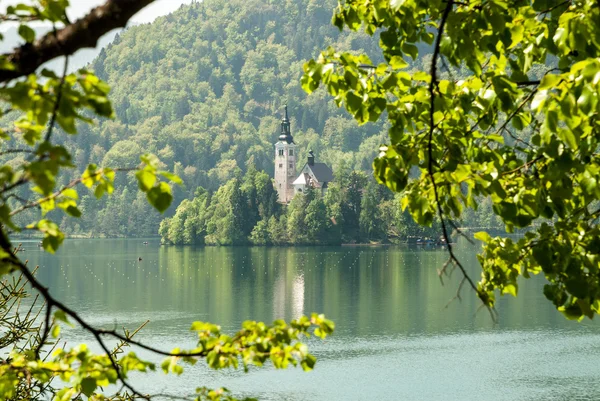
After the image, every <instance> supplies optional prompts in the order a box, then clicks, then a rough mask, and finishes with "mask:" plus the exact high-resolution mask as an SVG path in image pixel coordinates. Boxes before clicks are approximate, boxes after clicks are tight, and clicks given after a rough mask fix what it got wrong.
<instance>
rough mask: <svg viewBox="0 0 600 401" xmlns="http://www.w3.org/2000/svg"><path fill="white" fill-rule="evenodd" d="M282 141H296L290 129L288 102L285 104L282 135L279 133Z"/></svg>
mask: <svg viewBox="0 0 600 401" xmlns="http://www.w3.org/2000/svg"><path fill="white" fill-rule="evenodd" d="M279 140H280V141H281V142H287V143H294V137H293V136H292V131H291V129H290V119H289V117H288V108H287V104H286V105H285V111H284V112H283V118H282V119H281V135H279Z"/></svg>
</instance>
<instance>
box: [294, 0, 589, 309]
mask: <svg viewBox="0 0 600 401" xmlns="http://www.w3.org/2000/svg"><path fill="white" fill-rule="evenodd" d="M598 21H600V5H599V4H598V2H597V1H593V0H578V1H570V0H569V1H562V0H533V1H522V0H511V1H507V2H498V1H468V2H462V1H461V2H459V1H454V0H448V1H442V0H434V1H425V0H405V1H389V2H388V1H367V0H345V1H342V2H340V4H339V6H338V8H337V9H336V11H335V15H334V17H333V24H334V25H336V26H337V27H338V28H339V29H340V30H341V29H343V28H344V27H348V28H349V29H351V30H359V29H361V28H362V29H364V31H365V32H366V33H367V34H369V35H372V36H373V35H375V34H376V33H377V34H378V36H379V42H378V43H379V46H380V50H381V55H382V56H383V59H384V62H382V63H381V64H378V65H373V63H372V61H371V59H370V58H369V57H368V56H367V55H364V54H358V55H357V54H351V53H348V52H338V51H336V50H335V49H333V48H329V49H328V50H326V51H324V52H323V53H321V56H320V57H319V58H318V59H317V60H316V61H315V60H311V61H309V62H308V63H307V64H306V65H305V66H304V69H305V75H304V76H303V78H302V82H303V87H304V89H305V90H307V91H308V92H312V91H314V90H316V89H317V88H318V87H319V86H321V85H323V86H325V87H326V88H327V90H328V91H329V93H330V94H332V96H333V97H334V100H335V101H336V103H337V105H338V106H342V105H343V106H344V107H345V108H346V110H347V111H348V113H350V114H351V115H352V116H353V117H354V118H355V119H356V120H357V121H358V123H359V124H364V123H366V122H368V121H377V120H378V119H380V117H381V116H382V115H385V116H386V117H387V120H388V121H389V124H390V129H389V140H390V144H389V145H388V146H384V147H382V148H381V151H380V153H379V156H378V157H377V158H376V159H375V163H374V170H375V171H374V173H375V177H376V178H377V180H378V181H379V182H380V183H382V184H385V185H386V186H387V187H389V188H390V189H391V190H392V191H395V192H399V193H402V194H403V197H402V207H403V208H407V209H408V210H409V211H410V213H411V215H412V216H413V218H414V219H415V220H416V221H417V222H418V223H419V224H421V225H426V226H427V225H431V224H432V222H433V221H434V216H436V215H437V216H438V218H439V220H440V223H441V228H442V234H443V236H444V237H445V238H446V240H448V241H449V240H450V238H449V236H450V230H451V227H452V220H456V219H459V218H460V217H461V215H462V212H463V210H464V209H465V208H476V207H477V204H478V203H479V202H480V201H481V200H482V199H489V200H491V202H492V208H493V211H494V213H495V214H496V215H497V216H498V218H499V219H501V220H502V222H503V223H504V224H505V226H506V230H507V231H508V232H511V231H513V230H514V229H516V228H529V230H528V231H527V233H526V234H525V236H524V238H522V239H520V240H518V241H514V240H512V239H511V238H509V237H504V236H499V237H491V236H490V235H489V234H487V233H486V232H482V233H478V234H477V235H476V238H477V239H479V240H481V241H482V242H483V251H482V253H481V255H480V256H479V260H480V263H481V267H482V277H481V280H480V281H479V283H475V281H474V280H473V279H472V278H471V277H470V276H469V275H468V274H467V273H466V271H465V270H464V269H463V266H462V264H461V263H460V261H459V260H458V258H457V257H456V255H455V254H454V252H453V248H452V246H451V245H449V246H448V251H449V254H450V263H449V264H447V265H446V266H453V265H454V266H457V267H458V268H459V270H461V272H462V274H463V277H464V282H466V283H467V284H468V286H470V287H471V288H472V289H473V290H474V291H476V292H477V294H478V296H479V298H480V299H481V301H482V302H483V304H484V305H485V306H487V307H488V308H493V307H494V303H495V297H496V294H497V293H498V292H499V293H500V294H512V295H517V291H518V280H519V279H521V278H528V277H530V276H531V275H534V274H543V275H544V277H545V279H546V281H547V284H546V285H545V287H544V294H545V296H546V297H547V298H548V299H549V300H550V301H551V302H553V303H554V305H555V306H556V308H557V309H558V310H559V311H560V312H562V313H564V315H565V316H566V317H567V318H572V319H582V318H583V317H584V316H587V317H589V318H590V319H591V318H593V317H594V315H595V314H596V313H598V312H599V311H600V285H599V284H598V282H599V278H600V257H599V255H600V242H599V241H598V238H599V237H598V234H599V233H600V228H599V227H598V224H597V222H598V216H599V212H598V209H597V203H598V200H599V199H600V187H599V186H598V180H599V179H600V156H599V154H598V152H597V149H598V145H599V141H600V118H599V117H600V107H599V102H600V99H599V98H600V85H599V82H600V39H599V38H600V30H599V28H598V24H597V22H598ZM423 53H429V54H430V55H431V57H430V62H429V63H426V65H425V66H424V68H422V67H420V65H419V63H414V62H413V64H412V65H411V64H410V59H412V60H416V59H417V57H418V55H419V54H423ZM409 68H411V69H410V70H409ZM451 68H454V70H452V69H451ZM457 74H460V75H457ZM416 171H418V174H416V175H411V174H412V173H414V172H416ZM445 271H447V269H443V270H442V272H445Z"/></svg>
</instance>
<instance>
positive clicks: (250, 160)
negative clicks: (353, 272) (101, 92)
mask: <svg viewBox="0 0 600 401" xmlns="http://www.w3.org/2000/svg"><path fill="white" fill-rule="evenodd" d="M335 4H336V1H335V0H327V1H322V2H317V1H314V0H285V1H272V0H251V1H242V0H207V1H203V2H196V4H189V5H185V6H183V7H181V8H180V9H179V10H177V11H176V12H174V13H173V14H170V15H168V16H165V17H161V18H158V20H157V21H155V22H154V23H152V24H144V25H140V26H131V27H129V28H127V29H126V30H125V31H124V32H122V33H120V34H119V35H118V36H117V38H116V39H115V41H114V43H112V44H111V45H109V46H108V47H107V48H106V49H104V50H102V52H101V54H100V55H99V56H98V58H97V59H96V60H95V61H94V62H93V63H92V64H91V65H90V69H92V70H93V71H95V73H96V74H97V76H98V77H100V78H101V79H103V80H104V81H106V82H107V83H108V84H109V85H110V87H111V88H112V92H111V100H112V102H113V103H112V104H113V108H114V113H115V115H116V118H115V119H114V120H107V119H104V118H99V117H98V116H93V115H87V117H89V118H92V119H93V120H94V122H95V124H93V125H86V126H81V127H79V131H78V133H79V134H78V135H77V136H74V137H64V138H63V137H61V138H57V140H58V141H59V142H58V143H60V144H61V145H62V146H64V147H65V148H66V149H67V150H68V151H69V152H70V153H71V154H72V155H73V160H74V162H75V164H76V165H77V166H78V167H76V170H77V174H80V173H82V172H83V171H82V167H81V166H85V165H87V164H91V163H94V164H96V165H98V166H127V167H130V166H135V165H137V164H138V162H139V155H140V154H143V153H153V154H155V155H157V156H158V157H159V158H160V160H161V166H160V168H161V169H164V170H169V171H172V172H174V173H175V174H177V175H178V176H179V177H181V179H182V180H183V182H184V184H185V186H184V187H182V188H174V189H173V198H174V199H173V204H174V205H175V206H178V205H179V204H180V203H181V202H182V201H183V200H184V199H191V198H193V196H194V191H195V189H196V188H197V187H199V186H201V187H204V188H206V189H207V190H209V191H211V192H214V191H216V190H217V189H218V188H219V187H220V186H222V185H223V184H225V183H226V182H227V181H229V180H230V179H232V178H234V177H236V176H237V175H238V174H245V172H246V171H247V169H248V167H249V166H250V165H254V166H256V168H257V169H259V170H263V171H266V172H267V173H268V174H269V175H270V176H272V175H273V160H272V153H273V144H274V142H275V141H276V140H277V136H278V135H279V133H278V127H279V119H280V116H281V111H282V109H283V105H284V104H285V103H287V104H288V105H289V110H290V118H291V120H292V128H293V133H294V138H295V139H296V141H297V143H299V144H301V145H302V148H303V150H302V152H304V151H305V150H308V149H309V148H311V147H312V149H314V150H315V151H316V152H318V154H319V155H320V158H321V159H322V160H323V161H324V162H327V163H328V164H329V165H331V166H334V167H336V166H337V165H338V164H342V163H349V164H350V165H351V168H353V169H366V168H369V166H370V162H371V159H372V158H373V157H374V156H375V155H376V152H375V151H374V149H373V146H372V145H378V144H379V143H380V142H381V141H382V140H383V138H384V135H385V130H384V123H383V122H381V123H378V124H370V125H368V126H365V127H361V128H358V129H357V128H356V126H355V124H354V123H353V121H352V119H351V118H348V117H346V116H344V115H342V113H341V112H340V111H338V110H337V108H336V107H335V105H333V104H332V102H330V101H328V99H327V97H326V96H325V93H324V92H322V93H320V94H318V95H317V96H313V97H308V96H307V95H306V94H305V93H304V92H303V91H302V90H301V87H300V83H299V79H300V76H301V75H302V64H303V62H304V60H306V59H308V58H310V57H312V56H313V55H314V54H315V53H316V52H317V51H319V50H320V49H321V48H323V47H324V46H326V45H327V44H329V43H335V44H336V46H338V47H340V48H344V49H347V50H353V51H368V52H373V53H374V51H375V49H376V46H375V45H372V44H369V43H368V41H366V39H367V38H368V37H367V36H366V35H364V34H357V33H352V34H348V33H339V32H338V30H337V29H335V27H332V26H330V25H329V23H328V20H329V15H330V14H331V10H332V9H333V8H334V7H335ZM324 17H325V18H324ZM369 140H371V141H374V142H373V143H372V145H369V146H364V147H362V148H361V145H362V144H363V143H364V142H365V141H369ZM369 143H370V142H369ZM20 156H21V155H15V154H10V155H4V156H3V159H0V161H4V162H6V163H10V162H12V161H15V162H17V161H18V160H19V157H20ZM300 157H302V158H304V157H305V155H304V154H302V153H301V154H300ZM74 176H75V172H73V173H72V174H71V173H65V174H63V175H61V176H59V177H57V180H58V183H59V185H64V184H66V183H68V182H70V180H71V179H73V178H74ZM134 185H137V182H136V178H135V176H134V175H133V174H131V175H123V176H121V177H117V185H116V186H115V193H114V198H107V199H101V200H98V201H94V200H93V197H92V198H90V199H89V200H88V201H87V202H86V206H87V213H88V214H87V217H86V218H84V219H83V220H82V221H78V222H77V224H78V226H77V227H76V226H75V224H74V223H72V222H70V220H65V221H64V222H61V226H63V228H64V229H65V231H66V233H67V234H78V235H92V236H109V237H112V236H119V235H121V236H153V235H156V233H157V231H158V228H159V224H160V221H161V219H162V216H161V215H160V214H159V213H157V212H155V211H153V210H151V209H150V208H144V207H142V206H141V202H139V201H137V194H136V193H135V192H134V191H131V190H128V192H127V193H124V191H125V190H126V188H131V187H132V186H134ZM19 195H20V196H22V197H27V196H29V193H27V192H26V190H25V189H23V190H19ZM81 195H82V198H83V197H84V196H85V195H84V194H83V193H82V194H81ZM116 204H118V205H119V209H120V212H119V213H118V214H117V215H115V214H114V208H115V205H116ZM174 210H175V209H173V210H172V211H167V212H166V213H167V216H168V217H172V216H173V212H174ZM23 216H24V217H18V218H17V220H18V221H21V219H22V220H23V221H24V222H25V220H27V219H26V218H25V215H23ZM27 218H29V219H31V218H33V216H29V215H27ZM56 219H57V220H59V219H58V218H56ZM23 224H24V223H23Z"/></svg>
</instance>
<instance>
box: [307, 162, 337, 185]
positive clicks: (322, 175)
mask: <svg viewBox="0 0 600 401" xmlns="http://www.w3.org/2000/svg"><path fill="white" fill-rule="evenodd" d="M308 168H309V169H310V170H311V171H312V173H313V174H314V176H315V178H316V179H317V181H319V182H331V181H333V171H331V169H330V168H329V166H328V165H327V164H325V163H314V164H313V165H312V166H311V165H310V164H309V165H308Z"/></svg>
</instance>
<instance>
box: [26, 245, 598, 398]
mask: <svg viewBox="0 0 600 401" xmlns="http://www.w3.org/2000/svg"><path fill="white" fill-rule="evenodd" d="M149 242H150V243H149V245H143V244H142V240H69V241H66V242H65V244H64V246H63V248H62V249H61V250H60V252H59V253H58V255H56V256H51V255H48V254H45V253H43V252H41V251H39V250H38V248H37V246H36V245H35V243H24V245H25V248H26V252H25V253H24V254H23V255H24V256H25V257H26V258H27V259H29V260H30V265H36V264H39V265H40V271H39V277H40V279H41V280H42V281H43V282H44V283H45V284H47V285H49V286H50V287H51V291H52V292H53V293H54V294H55V295H56V296H57V297H58V298H59V299H61V300H62V301H64V302H67V303H68V304H70V305H71V306H73V307H74V308H75V309H76V310H77V311H79V312H80V313H81V314H82V315H83V316H84V317H85V318H86V319H88V321H89V322H91V323H93V324H95V325H99V326H105V327H114V326H116V327H122V326H126V327H128V328H130V329H135V328H136V327H137V326H139V325H140V324H142V323H143V322H144V321H146V320H150V323H149V324H148V325H147V326H146V327H145V328H144V329H143V330H142V332H141V333H140V334H139V335H138V337H137V339H138V340H140V341H142V342H145V343H147V344H149V345H154V346H158V347H161V348H164V349H166V350H170V349H172V348H174V347H176V346H182V347H193V346H194V335H193V334H192V333H190V331H189V327H190V323H191V322H192V321H196V320H202V321H210V322H213V323H218V324H220V325H221V326H222V327H223V329H224V331H228V332H233V331H235V330H236V329H238V328H239V327H240V324H241V323H242V322H243V321H244V320H247V319H253V320H263V321H268V322H270V321H272V320H274V319H279V318H284V319H287V320H289V319H292V318H294V317H296V316H298V315H301V314H310V313H311V312H320V313H325V314H326V315H327V317H329V318H330V319H332V320H334V321H335V323H336V332H335V334H334V335H333V336H332V337H330V338H328V339H327V340H325V341H320V340H311V341H309V345H310V347H311V351H312V352H313V353H314V354H315V355H316V356H317V358H318V362H317V366H316V369H315V370H314V371H312V372H308V373H305V372H302V371H301V370H300V369H291V370H287V371H279V370H275V369H273V368H270V367H269V368H265V369H252V370H251V371H250V373H248V374H244V373H242V372H234V371H221V372H214V371H211V370H209V369H207V368H206V367H205V365H204V364H199V365H197V366H196V367H193V368H187V370H186V373H184V374H183V375H182V376H180V377H173V376H166V375H164V374H163V373H162V372H157V373H155V374H152V375H149V376H136V377H135V378H134V380H133V382H134V384H135V386H136V387H138V388H139V389H140V390H141V391H143V392H145V393H169V394H177V395H189V394H193V392H194V389H195V388H196V387H200V386H208V387H213V388H215V387H220V386H226V387H228V388H229V389H230V390H232V391H233V392H234V394H235V395H237V396H256V397H258V398H259V399H262V400H298V401H300V400H313V399H326V400H427V401H434V400H439V401H454V400H457V401H458V400H460V401H464V400H483V399H486V400H511V401H516V400H541V399H543V400H580V401H583V400H598V399H600V381H598V376H599V371H598V368H599V367H600V332H599V330H598V328H599V326H598V325H597V324H595V323H591V322H589V321H588V322H583V323H574V322H569V321H566V320H565V319H564V318H563V317H562V316H561V315H560V314H559V313H558V312H556V311H555V309H554V308H553V307H552V305H551V304H550V303H549V302H548V301H546V300H545V299H544V297H543V295H542V292H541V289H542V286H543V280H541V279H539V278H538V279H535V280H532V281H531V282H527V283H526V285H523V286H522V288H521V290H520V294H519V297H518V298H516V299H515V298H510V297H506V298H503V299H502V300H501V301H500V302H499V305H498V312H499V314H500V318H499V322H498V324H494V323H493V322H492V321H491V319H490V316H489V314H488V313H487V312H486V311H485V310H482V311H479V312H477V309H478V307H479V304H478V302H477V299H476V298H475V296H474V294H472V293H471V292H470V291H468V290H467V289H466V288H465V290H464V291H463V297H462V302H458V301H455V302H453V303H451V304H449V305H448V306H447V307H446V304H447V303H448V301H449V300H450V299H451V298H452V297H453V296H454V294H455V292H456V288H457V286H458V284H459V282H460V277H459V275H458V272H456V273H455V274H454V277H452V279H450V280H446V282H445V285H444V286H442V284H441V283H440V280H439V278H438V276H437V273H436V270H437V269H438V268H440V267H441V266H442V265H443V264H444V262H445V261H446V259H447V254H446V253H445V251H444V250H443V249H427V250H423V249H420V250H419V249H408V248H406V247H377V248H372V247H296V248H192V247H161V246H160V245H159V242H158V240H156V239H153V240H149ZM475 253H476V248H473V247H471V246H470V245H468V244H466V243H465V244H460V245H459V246H458V254H459V255H460V257H461V259H462V260H463V261H464V263H465V264H466V265H467V266H468V268H469V270H470V271H472V272H473V274H474V277H475V278H478V276H479V274H478V272H477V271H478V265H477V262H476V259H475ZM139 257H141V258H142V261H138V258H139ZM65 336H66V337H65V339H66V340H68V341H69V344H70V345H76V344H78V343H80V342H88V343H90V342H92V341H91V340H92V339H91V338H90V336H89V335H88V334H87V333H85V332H83V331H82V330H78V329H71V330H67V331H66V333H65ZM140 354H141V355H142V356H145V357H149V358H152V356H151V355H148V354H145V353H143V352H140ZM154 359H156V360H157V361H160V358H154Z"/></svg>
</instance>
